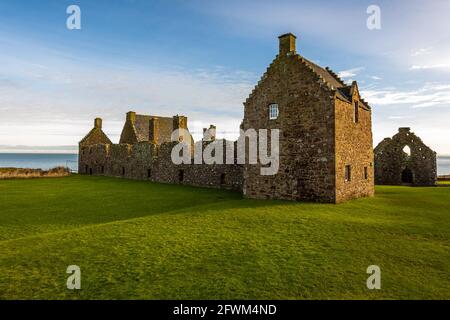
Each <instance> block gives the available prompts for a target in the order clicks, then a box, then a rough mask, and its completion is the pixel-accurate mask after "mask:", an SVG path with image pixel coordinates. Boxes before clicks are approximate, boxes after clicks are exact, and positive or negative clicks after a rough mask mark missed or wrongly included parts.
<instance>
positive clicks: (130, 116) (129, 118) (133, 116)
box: [127, 111, 136, 123]
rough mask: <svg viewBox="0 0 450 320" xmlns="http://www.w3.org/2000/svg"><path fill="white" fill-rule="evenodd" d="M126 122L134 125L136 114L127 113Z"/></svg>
mask: <svg viewBox="0 0 450 320" xmlns="http://www.w3.org/2000/svg"><path fill="white" fill-rule="evenodd" d="M127 121H131V122H132V123H134V122H135V121H136V112H134V111H130V112H127Z"/></svg>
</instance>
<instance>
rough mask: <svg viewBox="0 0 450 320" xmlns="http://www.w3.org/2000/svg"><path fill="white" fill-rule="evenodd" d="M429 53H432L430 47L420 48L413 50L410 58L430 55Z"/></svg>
mask: <svg viewBox="0 0 450 320" xmlns="http://www.w3.org/2000/svg"><path fill="white" fill-rule="evenodd" d="M431 51H432V48H431V47H428V48H420V49H417V50H414V51H413V52H412V53H411V57H418V56H423V55H427V54H430V53H431Z"/></svg>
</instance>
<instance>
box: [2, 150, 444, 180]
mask: <svg viewBox="0 0 450 320" xmlns="http://www.w3.org/2000/svg"><path fill="white" fill-rule="evenodd" d="M437 165H438V175H450V156H448V155H444V156H438V159H437ZM58 166H63V167H69V168H70V169H71V170H72V171H75V172H76V171H77V170H78V154H77V153H70V152H67V153H62V152H57V151H56V150H55V152H45V153H37V152H8V153H6V152H5V153H1V152H0V168H10V167H14V168H28V169H42V170H48V169H51V168H54V167H58Z"/></svg>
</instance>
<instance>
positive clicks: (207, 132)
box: [203, 125, 216, 141]
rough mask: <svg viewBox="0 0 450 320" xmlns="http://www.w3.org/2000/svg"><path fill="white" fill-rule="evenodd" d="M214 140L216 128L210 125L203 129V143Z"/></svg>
mask: <svg viewBox="0 0 450 320" xmlns="http://www.w3.org/2000/svg"><path fill="white" fill-rule="evenodd" d="M214 140H216V126H213V125H210V126H209V129H207V128H203V141H214Z"/></svg>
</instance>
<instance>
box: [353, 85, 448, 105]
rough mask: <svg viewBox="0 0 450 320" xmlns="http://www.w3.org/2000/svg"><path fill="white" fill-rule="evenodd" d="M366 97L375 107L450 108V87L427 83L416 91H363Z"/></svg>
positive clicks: (392, 89)
mask: <svg viewBox="0 0 450 320" xmlns="http://www.w3.org/2000/svg"><path fill="white" fill-rule="evenodd" d="M362 94H363V95H364V97H365V98H366V99H367V100H368V101H370V103H371V104H375V105H397V104H407V105H409V106H410V107H411V108H427V107H450V85H449V84H441V83H427V84H425V85H424V86H422V87H420V88H418V89H416V90H402V89H396V88H387V89H368V90H362Z"/></svg>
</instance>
